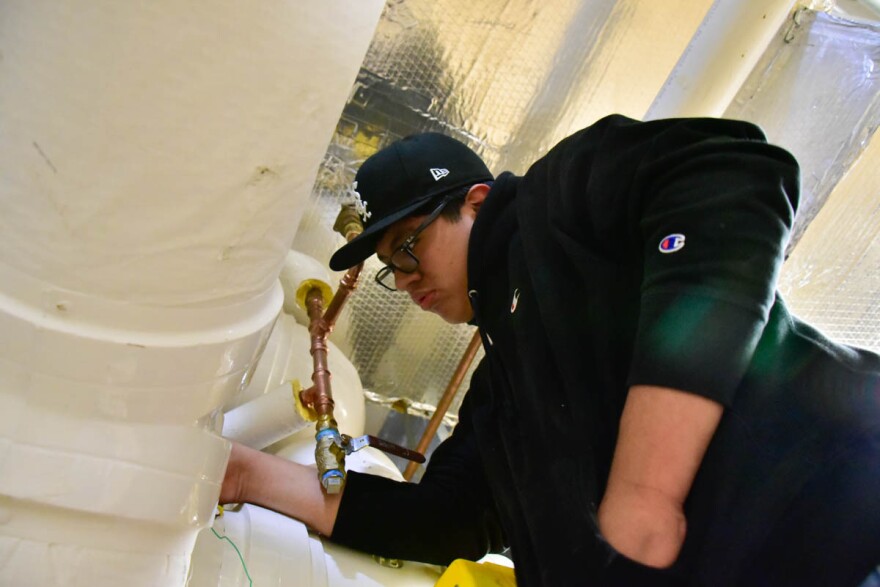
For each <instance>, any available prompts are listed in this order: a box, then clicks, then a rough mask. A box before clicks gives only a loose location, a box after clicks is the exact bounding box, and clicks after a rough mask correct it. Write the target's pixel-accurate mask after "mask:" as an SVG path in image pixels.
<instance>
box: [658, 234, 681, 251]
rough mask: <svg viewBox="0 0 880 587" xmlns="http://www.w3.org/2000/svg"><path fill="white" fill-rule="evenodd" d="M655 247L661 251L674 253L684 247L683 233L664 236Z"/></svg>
mask: <svg viewBox="0 0 880 587" xmlns="http://www.w3.org/2000/svg"><path fill="white" fill-rule="evenodd" d="M657 248H658V249H659V250H660V252H661V253H675V252H677V251H680V250H682V249H683V248H684V235H683V234H678V233H676V234H670V235H668V236H664V237H663V240H661V241H660V246H659V247H657Z"/></svg>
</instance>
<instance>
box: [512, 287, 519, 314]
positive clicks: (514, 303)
mask: <svg viewBox="0 0 880 587" xmlns="http://www.w3.org/2000/svg"><path fill="white" fill-rule="evenodd" d="M517 304H519V288H516V289H515V290H513V300H512V301H511V302H510V313H511V314H513V313H514V312H516V306H517Z"/></svg>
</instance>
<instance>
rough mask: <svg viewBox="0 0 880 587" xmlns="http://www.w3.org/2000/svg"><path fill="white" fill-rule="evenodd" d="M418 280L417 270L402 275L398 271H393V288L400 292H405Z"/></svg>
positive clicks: (401, 272)
mask: <svg viewBox="0 0 880 587" xmlns="http://www.w3.org/2000/svg"><path fill="white" fill-rule="evenodd" d="M418 279H419V270H418V269H416V270H415V271H413V272H412V273H404V272H403V271H400V270H395V271H394V287H396V288H397V289H399V290H401V291H407V287H408V286H409V285H410V284H411V283H413V282H415V281H418Z"/></svg>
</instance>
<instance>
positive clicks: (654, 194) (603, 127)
mask: <svg viewBox="0 0 880 587" xmlns="http://www.w3.org/2000/svg"><path fill="white" fill-rule="evenodd" d="M546 160H547V162H546V163H542V164H541V166H540V167H539V169H538V170H537V171H538V172H539V173H540V177H543V178H545V181H548V182H549V185H550V186H551V189H550V190H549V196H548V197H549V198H550V212H549V214H550V222H551V224H552V225H553V226H554V227H555V230H556V233H555V234H556V235H557V238H558V239H559V240H560V242H562V243H563V245H564V246H565V245H566V243H577V244H576V245H573V246H576V247H581V248H582V250H585V251H587V253H588V255H590V256H591V257H592V258H596V259H602V260H603V261H602V262H603V263H604V264H605V266H608V267H613V268H616V269H615V271H616V276H626V277H625V278H620V279H618V278H615V279H611V280H610V281H608V277H609V276H605V277H604V278H603V277H599V279H606V281H603V284H604V285H605V286H606V287H617V286H616V285H614V283H615V282H616V281H621V282H623V281H625V282H626V284H627V286H626V288H627V289H626V290H621V291H620V292H618V293H619V294H620V295H626V296H630V295H637V306H636V307H637V310H638V315H637V316H625V317H618V320H619V321H621V322H627V321H629V320H636V321H637V323H636V324H635V325H634V337H635V342H634V344H633V345H632V349H631V358H630V360H629V372H628V376H627V384H628V385H630V386H631V385H637V384H644V385H656V386H663V387H671V388H674V389H680V390H684V391H689V392H692V393H696V394H699V395H703V396H706V397H709V398H711V399H714V400H716V401H719V402H721V403H723V404H725V405H730V403H731V402H732V401H733V395H734V393H735V389H736V388H737V386H738V385H739V383H740V380H741V379H742V377H743V374H744V373H745V370H746V367H747V365H748V363H749V361H750V360H751V358H752V354H753V351H754V349H755V347H756V345H757V341H758V339H759V338H760V336H761V333H762V332H763V328H764V325H765V324H766V321H767V317H768V315H769V310H770V308H771V307H772V305H773V300H774V296H775V287H776V280H777V276H778V273H779V269H780V267H781V263H782V260H783V255H784V247H785V244H786V242H787V239H788V236H789V231H790V229H791V225H792V222H793V219H794V210H795V208H796V205H797V198H798V191H799V170H798V166H797V162H796V161H795V160H794V158H793V157H792V156H791V155H790V154H789V153H788V152H786V151H785V150H783V149H781V148H779V147H775V146H773V145H770V144H768V143H767V142H766V139H765V137H764V135H763V133H762V132H761V131H760V129H759V128H758V127H756V126H755V125H753V124H750V123H746V122H741V121H733V120H721V119H677V120H661V121H652V122H638V121H635V120H631V119H628V118H625V117H622V116H611V117H608V118H606V119H603V120H601V121H599V122H598V123H596V124H594V125H593V126H591V127H589V128H587V129H585V130H584V131H581V132H580V133H577V134H575V135H572V136H571V137H569V138H568V139H566V140H565V141H563V142H562V143H560V145H559V146H558V147H557V148H555V149H554V150H553V151H551V153H550V154H549V155H548V157H547V158H546ZM530 173H531V172H530ZM566 250H567V251H569V252H570V251H571V247H569V248H568V249H566ZM579 250H580V249H579ZM585 278H586V279H590V276H589V275H588V276H586V277H585ZM634 289H637V290H638V291H636V292H633V291H632V290H634Z"/></svg>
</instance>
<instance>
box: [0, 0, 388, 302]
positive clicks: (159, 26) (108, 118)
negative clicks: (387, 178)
mask: <svg viewBox="0 0 880 587" xmlns="http://www.w3.org/2000/svg"><path fill="white" fill-rule="evenodd" d="M381 8H382V3H381V2H379V1H377V0H372V1H362V0H359V1H355V0H333V1H329V2H328V1H325V0H308V1H306V0H299V1H285V2H272V3H258V4H250V3H245V4H242V3H240V2H235V1H233V0H221V1H219V2H211V3H181V2H173V1H171V0H166V1H161V2H153V3H146V4H145V3H136V4H130V3H119V2H115V1H113V0H96V1H94V2H88V3H83V4H82V5H80V4H77V3H74V4H63V3H62V4H58V3H57V2H51V1H49V0H11V1H10V2H6V3H4V8H3V13H4V14H3V18H2V19H0V53H2V55H3V60H2V62H0V68H2V75H0V111H2V112H14V113H15V116H14V117H9V116H7V117H5V119H4V121H3V124H4V130H3V133H2V136H0V192H2V193H3V198H2V201H0V262H2V263H6V264H9V265H12V266H15V267H17V268H19V269H20V270H22V271H23V272H25V273H28V274H31V275H33V276H35V277H38V278H40V279H42V280H44V281H47V282H50V283H53V284H55V285H56V286H59V287H62V288H66V289H70V290H73V291H78V292H83V293H92V294H95V295H98V296H100V297H107V298H113V299H123V300H126V301H128V302H139V303H147V304H169V305H172V304H174V305H183V304H185V305H193V304H201V305H208V306H211V305H217V304H218V303H225V301H226V300H228V299H234V300H239V299H247V298H249V297H250V296H252V295H255V294H259V293H261V292H264V291H265V290H267V289H268V288H269V286H270V285H271V284H272V282H273V281H274V280H275V278H276V276H277V274H278V271H279V270H280V268H281V264H282V262H283V260H284V256H285V254H286V252H287V249H288V247H289V245H290V242H291V240H292V238H293V236H294V232H295V229H296V225H297V223H298V221H299V218H300V216H301V215H302V212H303V208H304V204H305V201H306V199H307V197H308V194H309V191H310V189H311V187H312V183H313V181H314V178H315V174H316V172H317V168H318V165H319V163H320V161H321V158H322V157H323V154H324V151H325V150H326V146H327V143H328V141H329V140H330V137H331V135H332V131H333V128H334V127H335V124H336V121H337V120H338V118H339V113H340V112H341V110H342V107H343V105H344V104H345V100H346V98H347V96H348V93H349V91H350V88H351V85H352V82H353V80H354V79H355V76H356V74H357V71H358V67H359V66H360V63H361V61H362V58H363V55H364V53H365V51H366V47H367V45H368V43H369V40H370V38H371V35H372V32H373V30H374V28H375V25H376V22H377V21H378V16H379V12H380V11H381Z"/></svg>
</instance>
